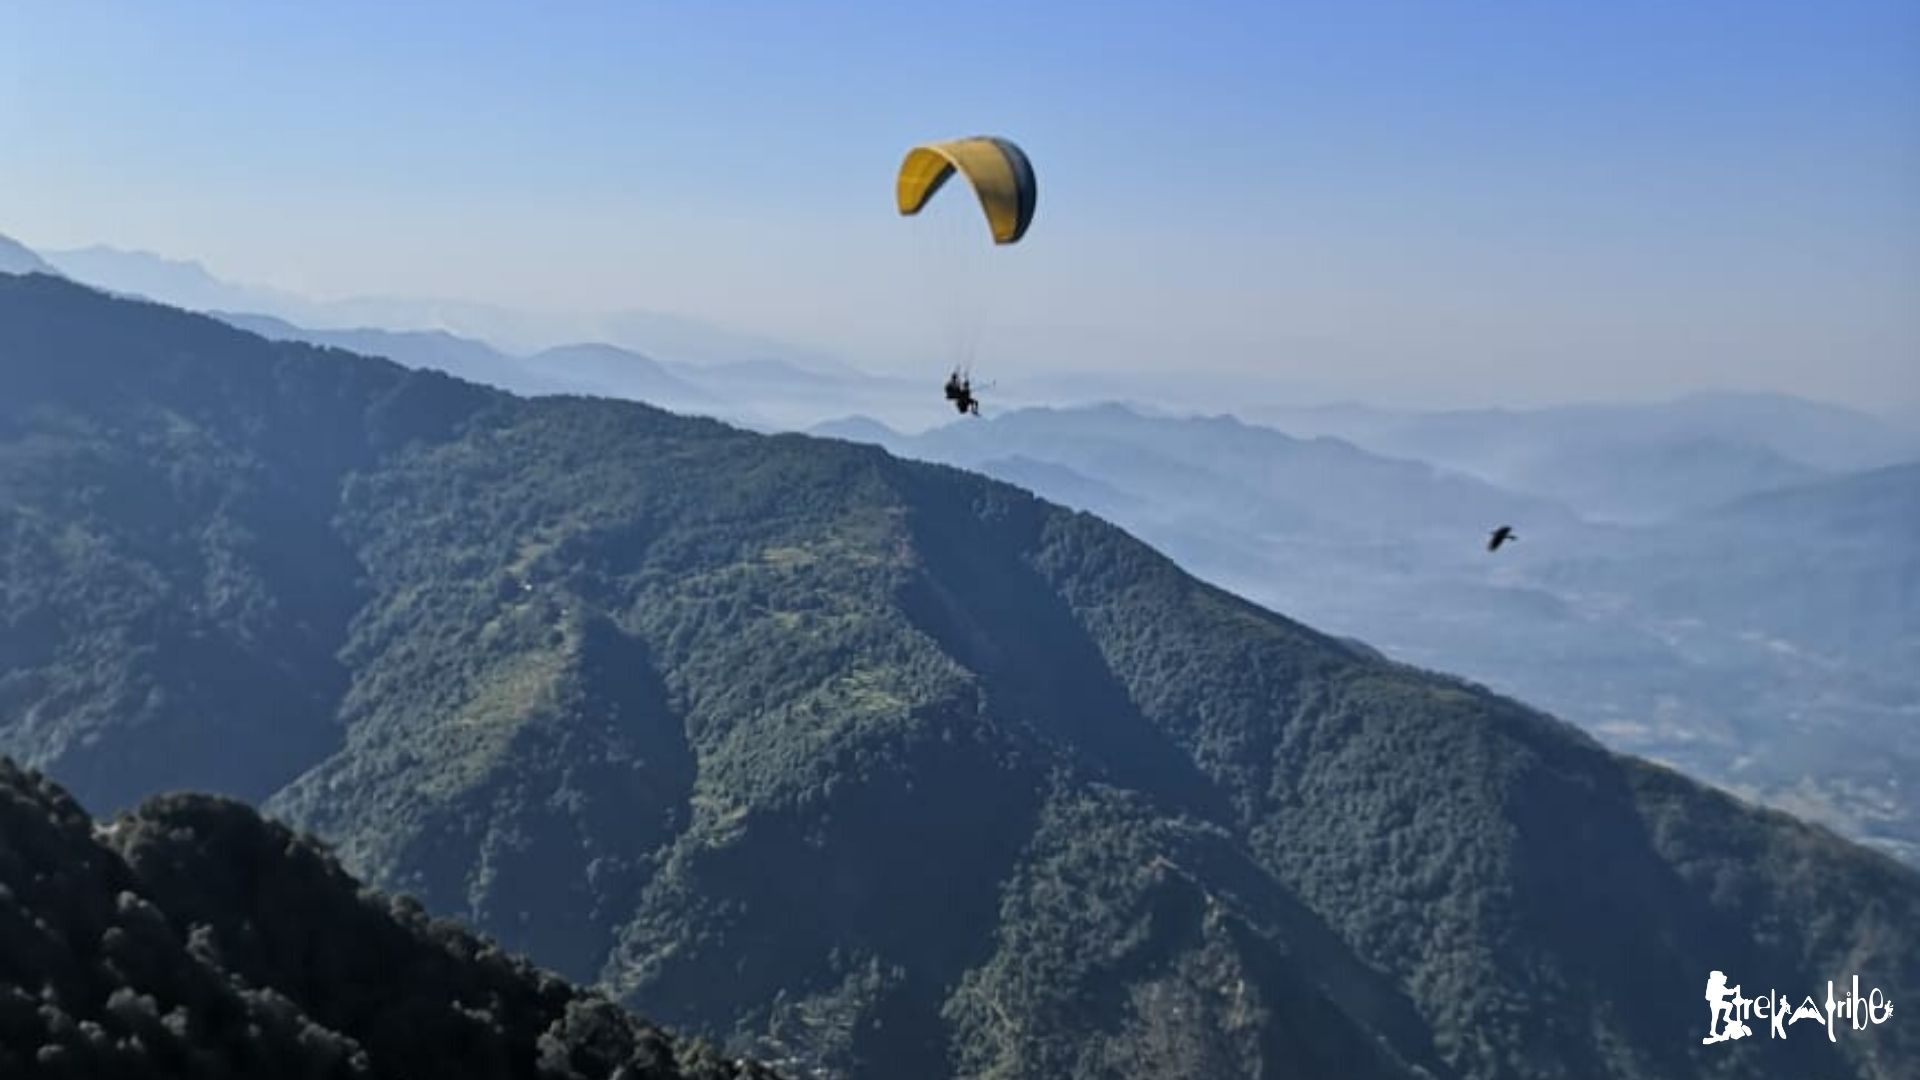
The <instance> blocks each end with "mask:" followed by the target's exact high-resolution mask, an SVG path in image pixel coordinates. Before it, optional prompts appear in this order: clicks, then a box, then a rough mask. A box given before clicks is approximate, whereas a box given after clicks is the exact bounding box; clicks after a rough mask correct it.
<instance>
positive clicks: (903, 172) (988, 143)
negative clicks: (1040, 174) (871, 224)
mask: <svg viewBox="0 0 1920 1080" xmlns="http://www.w3.org/2000/svg"><path fill="white" fill-rule="evenodd" d="M956 169H957V170H959V172H960V173H961V174H962V175H964V176H965V177H966V178H967V182H968V183H969V184H972V185H973V192H974V194H975V195H977V196H979V198H980V208H981V209H982V210H984V211H986V213H987V225H988V227H990V228H991V229H992V230H993V241H994V243H996V244H1011V243H1014V242H1016V241H1018V240H1019V239H1020V238H1021V237H1022V236H1025V235H1026V233H1027V226H1028V225H1029V224H1031V223H1032V222H1033V206H1034V200H1035V197H1036V195H1037V193H1038V192H1037V188H1036V187H1035V185H1034V180H1033V166H1032V165H1030V164H1029V163H1028V162H1027V155H1026V154H1024V153H1022V152H1021V150H1020V148H1019V147H1017V146H1015V145H1013V143H1011V142H1008V141H1007V140H1006V139H1000V138H995V137H994V136H991V135H976V136H974V137H972V138H967V139H951V140H948V141H946V142H936V143H927V144H925V145H924V146H916V147H914V148H913V149H911V150H909V151H907V157H906V160H904V161H902V162H901V163H900V177H899V179H898V180H897V181H896V182H895V184H894V196H895V198H896V200H897V201H898V202H899V204H900V213H901V214H903V215H911V214H917V213H919V212H920V208H921V207H923V206H925V205H927V200H928V199H931V198H933V194H934V192H936V191H939V190H940V187H941V185H943V184H945V183H946V182H947V179H948V178H949V177H951V176H952V175H953V174H954V171H955V170H956Z"/></svg>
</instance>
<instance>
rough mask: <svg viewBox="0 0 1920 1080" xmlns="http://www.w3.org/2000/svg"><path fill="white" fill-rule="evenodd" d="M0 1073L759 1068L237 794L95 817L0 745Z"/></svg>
mask: <svg viewBox="0 0 1920 1080" xmlns="http://www.w3.org/2000/svg"><path fill="white" fill-rule="evenodd" d="M0 1076H4V1077H8V1078H14V1077H18V1078H22V1080H25V1078H28V1077H49V1078H53V1077H76V1078H78V1077H129V1078H133V1077H182V1078H192V1080H220V1078H224V1077H278V1078H289V1080H290V1078H295V1077H314V1078H321V1077H327V1078H334V1077H338V1078H342V1080H345V1078H350V1077H392V1078H395V1080H402V1078H405V1080H426V1078H429V1077H450V1078H451V1077H458V1078H461V1080H471V1078H479V1077H499V1078H507V1077H523V1078H528V1080H532V1078H536V1077H537V1078H541V1080H604V1078H609V1077H616V1076H617V1077H625V1078H630V1080H727V1078H734V1077H768V1078H771V1077H772V1076H773V1074H772V1073H771V1072H769V1071H767V1070H765V1069H762V1068H760V1067H759V1066H756V1065H752V1064H750V1063H741V1062H734V1061H729V1060H726V1059H724V1058H721V1057H720V1056H719V1055H717V1054H715V1053H714V1052H712V1051H711V1050H710V1049H706V1048H703V1047H695V1048H691V1049H690V1048H689V1047H688V1046H687V1045H686V1044H683V1043H679V1042H677V1041H676V1040H673V1039H671V1038H669V1037H667V1036H666V1035H664V1034H662V1033H661V1032H659V1031H658V1030H656V1029H654V1028H652V1027H650V1026H648V1025H647V1024H645V1023H642V1022H641V1021H639V1020H636V1019H635V1018H634V1017H633V1016H632V1015H631V1014H629V1013H627V1012H625V1011H624V1010H622V1009H620V1008H618V1007H616V1006H614V1005H612V1004H609V1003H608V1002H607V1001H606V1000H605V999H604V998H600V997H597V996H595V995H592V994H588V993H583V992H581V991H579V990H576V989H574V988H573V987H571V986H568V985H567V984H566V983H564V982H561V981H560V980H559V979H557V978H555V977H553V976H552V975H549V974H547V973H546V972H543V971H539V970H537V969H535V968H533V967H532V966H530V965H528V964H527V963H525V962H524V961H521V960H516V959H513V958H510V957H508V956H506V955H505V954H503V953H501V952H500V951H499V950H498V949H496V948H494V947H493V946H492V945H490V944H488V943H486V942H483V941H479V940H476V939H475V938H474V937H472V936H471V935H470V934H468V933H466V932H465V931H462V930H459V929H457V928H455V927H454V926H452V925H451V924H449V923H446V922H444V921H440V920H432V919H429V918H428V917H427V916H426V915H425V914H423V913H422V912H421V910H420V908H419V905H417V904H414V903H412V902H411V901H408V900H405V899H388V898H386V897H383V896H380V895H379V894H377V893H372V892H367V891H364V890H362V889H361V888H360V887H359V885H358V884H357V883H356V882H354V880H353V879H352V878H350V877H348V876H347V875H346V874H345V873H344V872H343V871H341V869H340V868H339V866H338V865H337V864H335V863H334V861H333V860H332V859H331V858H330V857H329V856H327V855H326V854H325V853H324V852H322V851H321V850H319V849H317V848H315V847H313V846H312V845H311V844H310V843H308V842H306V841H304V840H302V839H299V838H297V837H295V836H294V835H293V834H292V833H290V832H288V831H287V830H286V829H285V828H283V827H281V826H279V825H274V824H271V823H269V822H265V821H262V820H261V819H260V818H259V817H258V816H257V815H255V814H254V812H253V811H251V810H249V809H247V808H246V807H245V806H242V805H240V804H238V803H234V802H230V801H227V800H225V799H218V798H210V797H206V796H198V795H174V796H166V797H163V798H157V799H154V800H153V801H151V802H149V803H147V804H146V805H144V806H142V807H141V808H140V809H139V810H137V811H135V812H133V813H131V814H128V815H126V816H124V817H121V818H118V819H116V820H114V821H112V822H111V823H108V824H106V825H104V826H96V825H95V824H94V823H93V821H92V820H91V819H89V818H88V816H87V814H86V813H85V811H83V810H81V809H80V807H79V806H78V804H76V803H75V802H74V801H73V800H72V798H70V797H69V796H68V795H67V793H66V792H64V791H61V790H60V789H59V788H58V787H56V786H55V785H54V784H52V783H51V782H49V781H48V780H46V779H45V778H43V777H41V776H39V775H36V774H34V773H31V772H27V771H24V770H22V769H20V768H19V767H17V766H16V765H15V764H14V763H13V762H12V761H11V760H9V759H6V758H0Z"/></svg>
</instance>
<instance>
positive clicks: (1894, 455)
mask: <svg viewBox="0 0 1920 1080" xmlns="http://www.w3.org/2000/svg"><path fill="white" fill-rule="evenodd" d="M1253 415H1254V416H1256V417H1257V418H1259V419H1261V420H1263V421H1265V422H1269V423H1272V424H1274V425H1276V426H1279V427H1281V428H1284V429H1286V430H1288V431H1295V432H1301V433H1307V434H1327V435H1335V436H1339V437H1341V438H1345V439H1349V440H1351V441H1353V442H1355V443H1358V444H1359V445H1361V446H1365V447H1367V448H1369V449H1371V450H1376V451H1379V452H1380V453H1384V454H1391V455H1393V456H1396V457H1406V458H1414V459H1418V460H1421V461H1430V462H1433V463H1435V464H1437V465H1441V466H1444V467H1446V468H1450V469H1457V470H1459V471H1462V472H1467V473H1471V474H1473V475H1475V476H1479V477H1481V478H1483V479H1485V480H1488V481H1490V482H1493V483H1496V484H1500V485H1502V486H1504V487H1508V488H1511V489H1514V490H1516V491H1526V492H1531V493H1534V494H1538V495H1546V496H1549V497H1552V498H1556V499H1559V500H1561V501H1564V502H1566V503H1567V504H1568V505H1571V506H1576V507H1579V508H1580V509H1581V511H1582V513H1583V514H1585V515H1586V516H1588V517H1590V518H1594V519H1596V520H1618V521H1628V522H1642V523H1644V522H1648V521H1656V520H1660V519H1664V518H1667V517H1671V516H1673V515H1674V514H1679V513H1686V512H1688V511H1694V510H1704V509H1707V508H1709V507H1712V506H1715V505H1718V504H1720V503H1724V502H1727V501H1729V500H1731V499H1735V498H1738V497H1740V496H1741V495H1745V494H1748V493H1751V492H1756V491H1764V490H1767V489H1770V488H1778V487H1785V486H1787V485H1790V484H1794V483H1799V482H1801V481H1806V480H1812V479H1814V478H1816V477H1818V476H1821V475H1830V474H1832V473H1836V472H1850V471H1858V470H1861V469H1869V468H1874V467H1876V466H1880V465H1891V464H1895V463H1898V462H1901V461H1909V460H1913V459H1916V458H1920V431H1916V430H1910V429H1904V428H1900V427H1896V426H1894V425H1893V424H1891V423H1889V422H1888V421H1886V420H1883V419H1880V418H1877V417H1873V416H1869V415H1867V414H1865V413H1862V412H1859V411H1858V410H1854V409H1846V408H1841V407H1839V406H1834V405H1824V404H1820V403H1817V402H1810V401H1804V400H1801V399H1799V398H1792V397H1787V396H1784V395H1778V394H1735V393H1711V394H1704V393H1703V394H1695V395H1692V396H1689V397H1684V398H1681V399H1679V400H1677V401H1670V402H1657V403H1651V404H1636V405H1565V406H1557V407H1552V408H1543V409H1530V410H1522V409H1481V410H1465V411H1458V412H1434V413H1409V412H1395V411H1392V410H1385V409H1375V408H1370V407H1367V406H1359V405H1351V406H1334V407H1327V408H1319V409H1258V410H1254V411H1253Z"/></svg>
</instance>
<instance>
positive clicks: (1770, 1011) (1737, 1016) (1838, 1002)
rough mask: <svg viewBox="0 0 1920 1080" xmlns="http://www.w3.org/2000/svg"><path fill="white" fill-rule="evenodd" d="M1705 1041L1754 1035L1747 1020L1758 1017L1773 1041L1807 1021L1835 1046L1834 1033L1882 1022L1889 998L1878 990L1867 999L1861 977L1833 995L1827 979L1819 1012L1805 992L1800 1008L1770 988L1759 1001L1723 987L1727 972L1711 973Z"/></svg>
mask: <svg viewBox="0 0 1920 1080" xmlns="http://www.w3.org/2000/svg"><path fill="white" fill-rule="evenodd" d="M1706 998H1707V1037H1706V1038H1704V1039H1701V1040H1700V1041H1701V1043H1703V1044H1712V1043H1719V1042H1731V1041H1733V1040H1735V1039H1744V1038H1746V1037H1748V1036H1749V1035H1752V1034H1753V1033H1754V1032H1753V1028H1752V1027H1750V1026H1748V1024H1747V1021H1748V1020H1753V1019H1756V1018H1757V1019H1759V1020H1763V1021H1766V1022H1767V1024H1768V1027H1769V1029H1770V1032H1771V1034H1772V1036H1773V1037H1774V1038H1776V1039H1784V1038H1786V1037H1787V1029H1788V1028H1789V1027H1792V1026H1793V1025H1794V1024H1798V1023H1800V1022H1801V1021H1804V1020H1811V1021H1813V1023H1814V1028H1815V1030H1816V1031H1817V1030H1819V1029H1821V1028H1825V1029H1826V1036H1827V1041H1828V1042H1837V1041H1839V1040H1838V1035H1837V1033H1838V1032H1839V1031H1841V1030H1843V1029H1846V1028H1851V1029H1852V1030H1854V1031H1865V1030H1866V1029H1867V1028H1869V1027H1871V1026H1873V1025H1875V1024H1884V1023H1886V1022H1887V1019H1888V1018H1889V1017H1891V1016H1892V1015H1893V999H1891V998H1889V997H1887V996H1886V995H1884V994H1882V993H1881V992H1880V988H1879V987H1874V988H1872V989H1871V990H1869V991H1868V993H1867V996H1866V997H1861V996H1860V976H1858V975H1855V976H1854V977H1853V987H1852V989H1851V990H1848V991H1845V992H1842V993H1836V992H1835V989H1834V984H1833V981H1832V980H1831V979H1829V980H1828V981H1827V1001H1826V1005H1825V1007H1824V1008H1823V1007H1822V1006H1821V1005H1820V1004H1819V1003H1818V1002H1816V1001H1815V1000H1814V999H1813V995H1812V994H1808V995H1807V997H1806V999H1805V1000H1804V1001H1802V1002H1801V1003H1800V1006H1799V1007H1798V1008H1795V1007H1794V1004H1793V1001H1792V999H1790V998H1788V997H1787V996H1786V995H1785V994H1782V993H1779V992H1778V991H1775V990H1771V989H1770V990H1768V991H1766V992H1765V993H1764V994H1762V995H1760V996H1759V997H1751V998H1750V997H1745V996H1742V995H1741V993H1740V985H1739V984H1738V983H1735V984H1734V985H1732V986H1728V985H1727V973H1726V972H1724V971H1715V972H1711V973H1709V974H1708V975H1707V992H1706Z"/></svg>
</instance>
